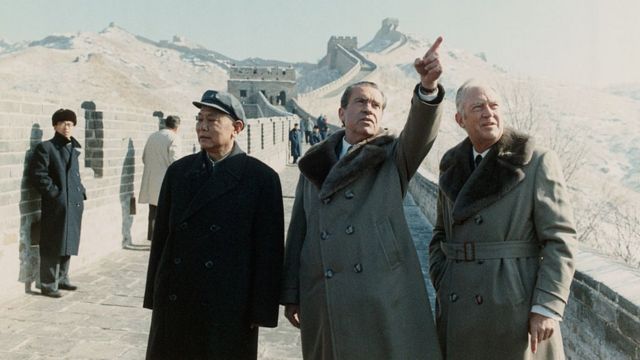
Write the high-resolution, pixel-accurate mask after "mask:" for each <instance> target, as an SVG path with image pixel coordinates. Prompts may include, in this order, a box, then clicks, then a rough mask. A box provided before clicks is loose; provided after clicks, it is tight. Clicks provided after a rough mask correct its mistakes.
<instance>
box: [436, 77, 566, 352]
mask: <svg viewBox="0 0 640 360" xmlns="http://www.w3.org/2000/svg"><path fill="white" fill-rule="evenodd" d="M456 107H457V113H456V116H455V118H456V122H457V123H458V124H459V125H460V127H462V128H463V129H464V130H465V131H466V132H467V134H468V137H467V138H466V139H465V140H464V141H462V142H461V143H460V144H458V145H457V146H455V147H454V148H452V149H450V150H449V151H448V152H447V153H446V154H445V155H444V156H443V158H442V161H441V163H440V180H439V183H440V192H439V197H438V215H437V220H436V225H435V227H434V231H433V239H432V241H431V244H430V246H429V252H430V274H431V280H432V282H433V284H434V286H435V288H436V290H437V310H436V324H437V327H438V335H439V338H440V346H441V349H442V351H443V353H444V355H445V357H446V358H447V359H479V360H481V359H563V358H564V352H563V347H562V337H561V334H560V328H559V324H558V321H559V320H561V319H562V314H563V311H564V308H565V305H566V303H567V298H568V297H569V288H570V285H571V280H572V278H573V273H574V259H573V253H572V251H571V247H570V243H572V242H574V241H575V237H576V231H575V227H574V225H573V213H572V209H571V207H570V205H569V202H568V200H569V195H568V193H567V189H566V186H565V182H564V178H563V175H562V169H561V167H560V163H559V160H558V158H557V157H556V155H555V154H554V153H553V152H551V151H549V150H546V149H541V148H536V147H535V146H534V144H533V139H531V138H530V137H529V136H527V135H524V134H521V133H518V132H516V131H514V130H511V129H509V128H505V127H504V124H503V120H502V118H501V117H500V114H499V111H498V110H499V102H498V99H497V96H496V94H495V92H494V91H493V90H492V89H490V88H488V87H487V86H485V85H483V84H481V83H479V82H477V81H473V80H471V81H468V82H466V83H465V84H463V85H462V86H461V87H460V89H459V90H458V92H457V96H456Z"/></svg>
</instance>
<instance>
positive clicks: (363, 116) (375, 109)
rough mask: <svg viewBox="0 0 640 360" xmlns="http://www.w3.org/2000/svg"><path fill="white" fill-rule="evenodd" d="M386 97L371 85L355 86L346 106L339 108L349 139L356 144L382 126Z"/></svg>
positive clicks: (372, 134)
mask: <svg viewBox="0 0 640 360" xmlns="http://www.w3.org/2000/svg"><path fill="white" fill-rule="evenodd" d="M383 102H384V99H383V97H382V94H381V93H380V91H378V89H376V88H373V87H371V86H358V87H355V88H353V90H352V92H351V96H350V97H349V103H348V104H347V107H346V108H340V109H339V110H338V116H339V117H340V120H342V123H343V124H344V127H345V131H346V134H345V136H346V138H347V141H349V142H350V143H352V144H354V143H356V142H359V141H362V140H364V139H366V138H369V137H371V136H374V135H376V134H377V133H378V129H379V128H380V124H379V122H380V121H381V120H382V111H383V110H382V105H383Z"/></svg>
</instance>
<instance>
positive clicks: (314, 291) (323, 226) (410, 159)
mask: <svg viewBox="0 0 640 360" xmlns="http://www.w3.org/2000/svg"><path fill="white" fill-rule="evenodd" d="M441 42H442V38H438V39H437V40H436V41H435V43H434V44H433V46H432V47H431V48H430V49H429V50H428V51H427V53H426V54H425V56H424V57H423V58H420V59H416V61H415V63H414V65H415V68H416V71H417V72H418V73H419V74H420V77H421V81H420V84H419V85H417V86H416V88H415V90H414V96H413V99H412V102H411V109H410V111H409V117H408V120H407V123H406V124H405V126H404V129H403V131H402V133H401V134H400V136H399V137H396V136H394V135H392V134H391V133H389V132H387V131H386V130H383V129H381V128H380V121H381V120H382V114H383V109H384V107H385V98H384V95H383V93H382V91H380V90H379V89H378V87H377V85H376V84H374V83H371V82H360V83H357V84H353V85H351V86H349V87H348V88H347V89H346V90H345V92H344V94H343V96H342V99H341V104H340V109H339V110H338V114H339V117H340V120H342V122H343V124H344V128H345V129H344V130H339V131H336V132H334V133H333V134H331V135H330V136H329V137H328V138H327V139H326V140H325V141H323V142H321V143H320V144H318V145H315V146H314V147H312V148H311V149H309V151H308V152H307V153H306V154H305V156H304V157H302V158H301V159H300V161H299V169H300V171H301V173H302V174H301V176H300V180H299V181H298V186H297V189H296V196H295V201H294V205H293V210H292V216H291V223H290V226H289V231H288V234H287V243H286V250H285V269H284V271H285V273H284V279H283V288H282V293H281V297H280V302H281V303H282V304H284V305H285V316H286V317H287V319H288V320H289V321H290V322H291V323H292V324H293V325H294V326H296V327H299V328H300V329H301V336H302V352H303V356H304V358H305V359H322V360H329V359H346V360H358V359H367V360H370V359H385V360H394V359H403V360H404V359H440V358H441V356H440V349H439V347H438V341H437V336H436V331H435V325H434V322H433V318H432V314H431V309H430V306H429V300H428V298H427V292H426V289H425V284H424V280H423V276H422V272H421V270H420V264H419V260H418V257H417V254H416V249H415V247H414V245H413V241H412V238H411V234H410V232H409V229H408V226H407V223H406V220H405V217H404V212H403V199H404V196H405V194H406V192H407V186H408V183H409V180H410V179H411V177H412V176H413V175H414V174H415V172H416V170H417V169H418V166H420V163H421V162H422V160H423V159H424V158H425V156H426V155H427V153H428V152H429V150H430V149H431V147H432V145H433V142H434V141H435V138H436V134H437V131H438V128H439V125H440V112H441V107H440V104H441V102H442V99H443V98H444V88H443V87H442V86H440V85H438V79H439V77H440V75H441V73H442V68H441V65H440V62H439V60H438V47H439V45H440V43H441Z"/></svg>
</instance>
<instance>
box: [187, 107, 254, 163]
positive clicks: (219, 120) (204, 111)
mask: <svg viewBox="0 0 640 360" xmlns="http://www.w3.org/2000/svg"><path fill="white" fill-rule="evenodd" d="M242 126H243V124H242V121H236V120H234V119H233V118H232V117H231V116H229V115H227V114H225V113H224V112H222V111H220V110H218V109H214V108H211V107H208V106H203V107H202V108H201V109H200V112H199V113H198V115H197V116H196V133H197V134H198V142H199V143H200V147H202V149H204V150H205V151H206V152H216V151H220V150H225V149H230V148H231V147H233V142H234V140H235V138H236V136H237V135H238V133H239V132H240V131H241V130H242Z"/></svg>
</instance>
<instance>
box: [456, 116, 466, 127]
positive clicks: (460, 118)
mask: <svg viewBox="0 0 640 360" xmlns="http://www.w3.org/2000/svg"><path fill="white" fill-rule="evenodd" d="M456 122H457V123H458V125H460V127H461V128H463V129H464V121H462V115H460V113H458V112H457V113H456Z"/></svg>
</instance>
